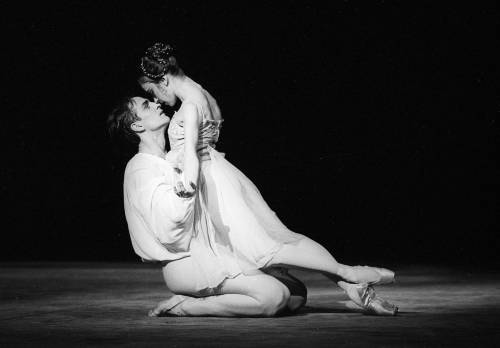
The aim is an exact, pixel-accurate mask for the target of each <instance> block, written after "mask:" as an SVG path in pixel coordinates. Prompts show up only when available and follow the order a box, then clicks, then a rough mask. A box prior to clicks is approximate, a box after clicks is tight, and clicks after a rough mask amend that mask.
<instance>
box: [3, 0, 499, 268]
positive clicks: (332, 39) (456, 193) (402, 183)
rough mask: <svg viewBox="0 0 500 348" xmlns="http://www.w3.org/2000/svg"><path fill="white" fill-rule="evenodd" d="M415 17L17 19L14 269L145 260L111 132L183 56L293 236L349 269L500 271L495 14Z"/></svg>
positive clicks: (188, 14) (399, 5) (6, 220)
mask: <svg viewBox="0 0 500 348" xmlns="http://www.w3.org/2000/svg"><path fill="white" fill-rule="evenodd" d="M269 3H271V2H269ZM418 3H419V5H418V6H416V5H415V4H414V5H408V4H404V3H403V2H391V1H376V2H372V4H370V5H367V4H366V3H361V2H355V1H335V2H330V4H329V5H326V2H325V4H324V5H319V4H314V5H313V4H312V3H309V4H308V3H305V2H297V1H289V2H282V3H281V2H280V4H278V2H272V5H264V4H261V5H258V6H257V5H255V4H253V2H231V3H229V2H228V3H225V2H217V3H216V2H212V4H209V3H208V2H201V1H200V2H198V3H195V2H189V3H182V2H173V1H172V2H170V1H158V2H146V1H143V2H137V3H135V4H133V5H125V4H124V2H120V1H114V2H106V4H101V3H98V2H93V3H92V4H89V3H87V2H74V3H70V4H68V3H65V4H64V5H60V6H56V5H51V6H49V5H44V6H43V7H42V6H41V5H40V6H39V7H37V8H35V7H28V6H26V7H25V8H15V9H14V8H11V7H10V8H7V7H5V5H2V6H4V8H3V11H2V16H3V17H4V18H3V19H4V20H3V23H4V25H6V27H5V30H3V33H4V34H3V36H4V39H3V43H4V48H3V50H2V51H3V53H2V56H3V58H2V60H3V75H4V77H6V79H5V80H4V83H3V84H2V85H3V87H2V88H3V93H2V94H3V96H2V100H3V101H4V102H6V103H5V107H4V118H6V120H5V121H6V122H5V123H4V127H2V128H3V130H2V133H3V136H2V138H3V139H2V140H3V141H5V146H4V147H3V148H4V154H3V160H4V161H5V162H4V164H3V165H2V170H1V172H2V185H1V190H2V191H1V194H2V198H3V200H4V206H5V208H4V209H3V214H2V215H3V217H2V220H3V227H2V235H3V238H2V246H3V247H2V253H1V254H0V259H1V260H11V261H14V260H74V261H76V260H96V261H101V260H137V258H136V256H135V255H134V254H133V251H132V248H131V245H130V241H129V237H128V232H127V229H126V223H125V219H124V214H123V203H122V196H121V195H122V191H121V190H122V175H123V169H124V165H125V163H126V156H127V155H128V154H127V155H118V154H117V152H116V151H114V150H113V149H114V148H115V147H113V146H112V144H111V143H110V141H109V140H108V138H107V136H106V130H105V118H106V115H107V113H108V112H109V111H110V110H111V109H112V107H113V105H114V103H115V102H116V100H117V99H118V98H119V97H121V96H122V95H125V94H135V93H138V91H137V86H136V83H135V78H136V77H137V73H138V71H137V58H138V56H139V55H140V54H141V53H142V51H143V50H144V48H145V47H146V46H148V45H149V44H151V43H153V42H155V41H166V42H169V43H171V44H173V45H174V46H175V47H176V49H177V58H178V60H179V62H180V64H181V66H182V67H183V68H184V70H185V71H186V73H187V75H189V76H190V77H192V78H193V79H194V80H196V81H198V82H200V83H201V84H202V85H203V86H204V87H205V88H207V89H208V90H209V91H210V92H211V93H212V94H213V95H214V96H215V97H216V99H217V100H218V102H219V104H220V106H221V108H222V111H223V116H224V118H225V119H226V121H225V124H224V128H223V133H222V136H221V141H220V143H219V145H218V148H219V150H220V151H222V152H225V153H226V157H227V159H228V160H229V161H231V162H232V163H233V164H235V165H236V166H237V167H238V168H240V169H241V170H242V171H243V172H244V173H245V174H247V175H248V176H249V178H251V179H252V180H253V181H254V183H256V185H257V186H258V187H259V189H260V190H261V192H262V194H263V195H264V197H265V198H266V200H267V202H268V203H269V205H270V206H271V207H272V208H273V210H275V211H276V212H277V214H278V215H279V216H280V217H281V219H282V220H283V221H284V222H285V224H286V225H287V226H288V227H289V228H291V229H292V230H294V231H296V232H299V233H304V234H306V235H308V236H310V237H312V238H314V239H316V240H317V241H319V242H321V243H323V244H324V245H325V246H326V247H328V248H329V249H330V250H331V251H332V252H333V253H334V255H335V256H337V257H338V258H339V259H340V260H342V261H345V262H351V263H352V262H354V263H358V262H359V263H371V264H373V263H384V262H385V263H386V264H398V263H405V264H408V263H434V264H436V263H437V264H455V265H469V264H475V265H480V264H483V265H489V266H491V265H498V260H497V259H495V258H494V255H495V253H496V250H497V249H498V241H497V239H496V233H495V232H496V231H495V229H494V228H495V204H496V200H495V199H496V198H495V193H494V189H493V183H494V178H495V176H496V173H495V162H494V157H493V154H494V150H495V148H494V136H495V128H496V125H495V115H494V113H493V108H494V107H497V105H493V103H494V102H493V100H494V99H493V98H494V97H495V95H494V93H493V85H494V82H493V73H494V68H493V65H492V64H491V63H490V61H491V59H490V58H492V53H491V52H490V50H491V49H492V46H493V45H494V26H493V22H494V20H495V19H496V13H495V12H494V10H493V8H489V7H487V6H486V5H484V6H483V7H480V6H476V7H472V6H470V5H468V7H463V8H458V7H457V6H458V5H457V4H453V5H450V4H448V6H445V5H442V6H437V5H434V4H433V2H429V3H421V2H418Z"/></svg>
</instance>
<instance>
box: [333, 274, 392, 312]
mask: <svg viewBox="0 0 500 348" xmlns="http://www.w3.org/2000/svg"><path fill="white" fill-rule="evenodd" d="M338 285H339V286H340V287H341V288H342V289H344V291H345V292H346V294H347V296H348V297H349V298H350V299H351V301H353V302H354V303H355V304H356V305H358V306H359V307H361V308H363V309H364V310H365V313H367V314H371V315H380V316H393V315H396V314H397V312H398V307H397V306H395V305H393V304H392V303H390V302H388V301H386V300H384V299H382V298H380V297H378V296H377V294H376V293H375V290H374V289H373V288H372V287H371V286H370V285H369V284H366V283H365V284H351V283H346V282H343V281H340V282H338Z"/></svg>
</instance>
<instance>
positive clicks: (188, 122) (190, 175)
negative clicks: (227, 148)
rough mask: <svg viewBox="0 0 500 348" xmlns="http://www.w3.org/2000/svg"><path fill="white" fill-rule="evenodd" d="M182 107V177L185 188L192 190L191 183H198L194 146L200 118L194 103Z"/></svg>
mask: <svg viewBox="0 0 500 348" xmlns="http://www.w3.org/2000/svg"><path fill="white" fill-rule="evenodd" d="M182 108H183V116H184V178H185V180H186V184H187V186H188V187H186V189H187V190H192V185H191V184H194V185H196V186H197V185H198V175H199V170H200V162H199V160H198V154H197V152H196V147H197V145H198V132H199V127H200V122H201V120H200V115H199V114H198V109H197V108H196V106H195V105H193V104H190V103H185V104H184V105H182ZM189 186H191V187H189Z"/></svg>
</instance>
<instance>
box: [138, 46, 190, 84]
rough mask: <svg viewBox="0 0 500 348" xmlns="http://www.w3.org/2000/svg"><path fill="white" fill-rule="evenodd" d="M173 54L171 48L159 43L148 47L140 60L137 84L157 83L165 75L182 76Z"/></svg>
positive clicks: (182, 73)
mask: <svg viewBox="0 0 500 348" xmlns="http://www.w3.org/2000/svg"><path fill="white" fill-rule="evenodd" d="M173 52H174V49H173V47H172V46H170V45H166V44H164V43H161V42H157V43H155V44H154V45H152V46H150V47H148V48H147V49H146V52H145V53H144V56H143V57H142V58H141V63H140V69H141V73H142V76H141V77H140V78H139V83H144V82H159V81H160V80H161V79H162V78H163V76H164V75H165V74H171V75H174V76H176V75H184V72H183V71H182V69H181V68H179V65H178V64H177V59H175V57H174V55H173ZM141 80H142V82H141Z"/></svg>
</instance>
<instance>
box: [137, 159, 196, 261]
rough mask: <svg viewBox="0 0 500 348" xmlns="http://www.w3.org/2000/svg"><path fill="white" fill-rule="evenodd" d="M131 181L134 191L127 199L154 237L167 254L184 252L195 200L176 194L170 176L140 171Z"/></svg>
mask: <svg viewBox="0 0 500 348" xmlns="http://www.w3.org/2000/svg"><path fill="white" fill-rule="evenodd" d="M134 177H135V184H136V188H137V190H136V195H135V197H131V199H132V200H133V204H134V206H136V208H137V209H138V210H139V213H140V215H141V216H142V218H143V219H144V221H145V222H146V224H147V225H148V226H149V227H150V229H151V230H152V232H153V233H154V235H155V237H156V238H158V240H159V241H160V242H161V243H162V244H163V245H164V246H165V247H166V248H167V249H168V250H169V251H171V252H180V251H188V249H189V242H190V240H191V232H192V226H193V214H194V201H195V197H194V196H193V195H189V196H186V197H182V196H181V195H178V194H176V192H175V191H174V185H173V184H174V183H175V175H174V173H172V175H168V173H167V175H158V173H155V172H154V171H152V170H149V169H142V170H139V171H137V172H135V173H134Z"/></svg>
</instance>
